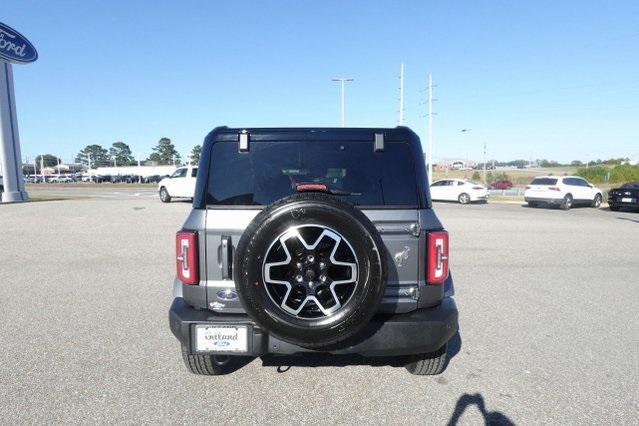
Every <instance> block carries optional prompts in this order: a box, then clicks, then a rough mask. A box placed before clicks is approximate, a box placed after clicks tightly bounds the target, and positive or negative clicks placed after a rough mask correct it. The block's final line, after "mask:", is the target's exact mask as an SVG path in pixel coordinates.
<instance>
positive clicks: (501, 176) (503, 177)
mask: <svg viewBox="0 0 639 426" xmlns="http://www.w3.org/2000/svg"><path fill="white" fill-rule="evenodd" d="M495 180H510V176H508V175H507V174H506V173H505V172H501V173H497V174H496V175H495Z"/></svg>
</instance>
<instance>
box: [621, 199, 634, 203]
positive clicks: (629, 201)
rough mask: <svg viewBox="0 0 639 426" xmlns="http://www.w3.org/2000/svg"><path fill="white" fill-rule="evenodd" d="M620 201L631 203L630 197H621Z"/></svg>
mask: <svg viewBox="0 0 639 426" xmlns="http://www.w3.org/2000/svg"><path fill="white" fill-rule="evenodd" d="M621 202H622V203H632V198H622V199H621Z"/></svg>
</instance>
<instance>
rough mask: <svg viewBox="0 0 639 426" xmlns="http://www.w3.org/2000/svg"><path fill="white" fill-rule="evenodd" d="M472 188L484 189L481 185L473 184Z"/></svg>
mask: <svg viewBox="0 0 639 426" xmlns="http://www.w3.org/2000/svg"><path fill="white" fill-rule="evenodd" d="M473 189H484V187H483V186H473Z"/></svg>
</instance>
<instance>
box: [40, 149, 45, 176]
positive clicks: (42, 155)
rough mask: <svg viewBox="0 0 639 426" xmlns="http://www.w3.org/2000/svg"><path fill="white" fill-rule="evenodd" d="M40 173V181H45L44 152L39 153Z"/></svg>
mask: <svg viewBox="0 0 639 426" xmlns="http://www.w3.org/2000/svg"><path fill="white" fill-rule="evenodd" d="M40 174H41V175H42V183H45V180H44V154H42V153H40Z"/></svg>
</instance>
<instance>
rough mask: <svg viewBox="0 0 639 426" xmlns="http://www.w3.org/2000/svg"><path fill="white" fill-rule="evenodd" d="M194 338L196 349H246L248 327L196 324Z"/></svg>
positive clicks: (215, 350) (236, 350)
mask: <svg viewBox="0 0 639 426" xmlns="http://www.w3.org/2000/svg"><path fill="white" fill-rule="evenodd" d="M195 339H196V347H197V350H198V351H213V352H247V351H248V344H247V340H248V327H247V326H245V325H198V326H196V329H195Z"/></svg>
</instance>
